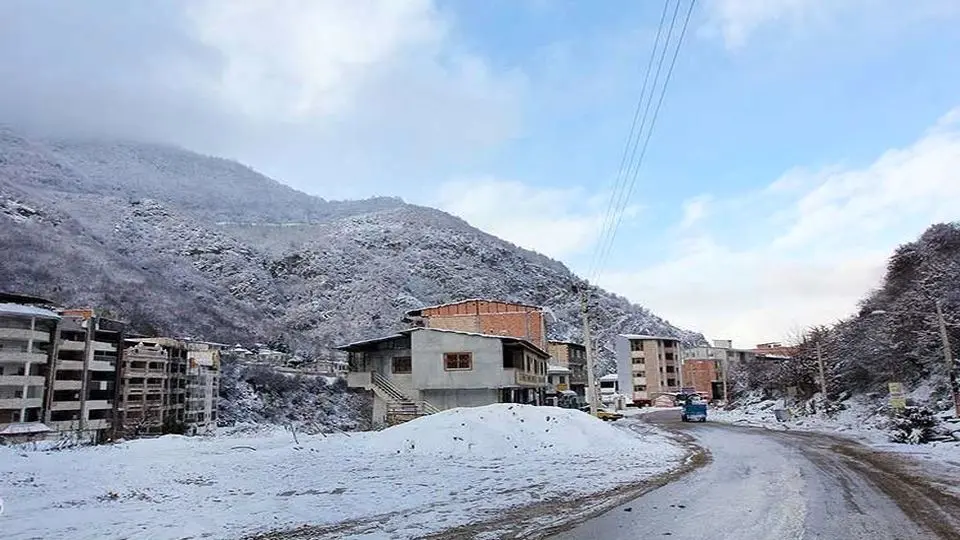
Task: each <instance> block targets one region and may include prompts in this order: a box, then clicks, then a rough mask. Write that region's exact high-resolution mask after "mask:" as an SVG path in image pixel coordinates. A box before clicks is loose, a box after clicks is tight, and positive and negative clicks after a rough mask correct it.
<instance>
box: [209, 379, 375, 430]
mask: <svg viewBox="0 0 960 540" xmlns="http://www.w3.org/2000/svg"><path fill="white" fill-rule="evenodd" d="M370 406H371V404H370V400H369V398H368V397H367V396H366V395H365V394H362V393H356V392H351V391H350V390H349V389H348V388H347V385H346V382H345V381H343V380H342V379H337V381H336V382H334V383H333V384H329V383H328V382H327V380H326V379H325V378H324V377H314V376H304V375H298V376H292V375H288V374H284V373H280V372H277V371H274V370H272V369H270V368H269V367H264V366H245V365H242V364H238V363H236V362H224V364H223V367H222V374H221V378H220V412H219V415H220V416H219V417H220V424H221V425H226V426H229V425H235V424H262V423H267V424H278V425H284V426H294V427H295V428H296V430H297V431H302V432H307V433H320V432H329V431H338V430H340V431H350V430H364V429H369V428H370V425H369V418H370V414H369V407H370Z"/></svg>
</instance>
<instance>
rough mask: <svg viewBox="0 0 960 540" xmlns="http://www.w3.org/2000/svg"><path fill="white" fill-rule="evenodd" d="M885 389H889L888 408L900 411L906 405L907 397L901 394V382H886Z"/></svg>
mask: <svg viewBox="0 0 960 540" xmlns="http://www.w3.org/2000/svg"><path fill="white" fill-rule="evenodd" d="M887 389H888V390H889V391H890V408H891V409H893V410H895V411H902V410H903V409H905V408H906V407H907V397H906V396H905V395H904V394H903V384H901V383H898V382H891V383H887Z"/></svg>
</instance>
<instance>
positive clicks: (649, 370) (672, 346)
mask: <svg viewBox="0 0 960 540" xmlns="http://www.w3.org/2000/svg"><path fill="white" fill-rule="evenodd" d="M616 353H617V373H618V374H619V383H620V393H622V394H625V395H626V396H627V399H628V400H632V401H633V403H635V404H637V405H649V404H650V403H652V402H653V400H654V399H656V398H657V396H659V395H661V394H676V393H678V392H679V391H680V377H681V373H680V340H678V339H676V338H672V337H665V336H647V335H638V334H620V335H618V336H617V338H616Z"/></svg>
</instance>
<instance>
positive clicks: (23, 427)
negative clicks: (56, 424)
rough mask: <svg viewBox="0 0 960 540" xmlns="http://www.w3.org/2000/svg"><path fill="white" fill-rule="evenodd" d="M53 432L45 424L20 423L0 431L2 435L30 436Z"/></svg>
mask: <svg viewBox="0 0 960 540" xmlns="http://www.w3.org/2000/svg"><path fill="white" fill-rule="evenodd" d="M48 431H53V430H51V429H50V428H49V427H47V425H46V424H44V423H43V422H18V423H14V424H10V425H9V426H7V427H5V428H3V429H0V435H29V434H31V433H46V432H48Z"/></svg>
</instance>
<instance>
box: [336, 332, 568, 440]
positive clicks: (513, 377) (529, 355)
mask: <svg viewBox="0 0 960 540" xmlns="http://www.w3.org/2000/svg"><path fill="white" fill-rule="evenodd" d="M338 349H339V350H341V351H345V352H347V353H348V364H349V368H350V372H349V373H348V377H347V383H348V385H349V386H350V387H352V388H362V389H365V390H370V391H372V392H373V395H374V405H373V420H374V422H375V423H396V422H398V421H403V420H405V419H409V418H412V417H414V416H418V415H421V414H429V413H431V412H436V411H438V410H444V409H451V408H454V407H475V406H482V405H489V404H492V403H532V404H541V403H543V402H544V394H545V390H546V376H547V359H548V358H549V354H548V353H547V352H546V351H544V350H543V349H541V348H540V347H538V346H536V345H535V344H533V343H531V342H529V341H527V340H526V339H522V338H518V337H514V336H502V335H489V334H481V333H474V332H465V331H457V330H448V329H443V328H431V327H417V328H411V329H408V330H404V331H401V332H399V333H397V334H392V335H389V336H385V337H381V338H376V339H371V340H366V341H361V342H356V343H351V344H348V345H344V346H341V347H338Z"/></svg>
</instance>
